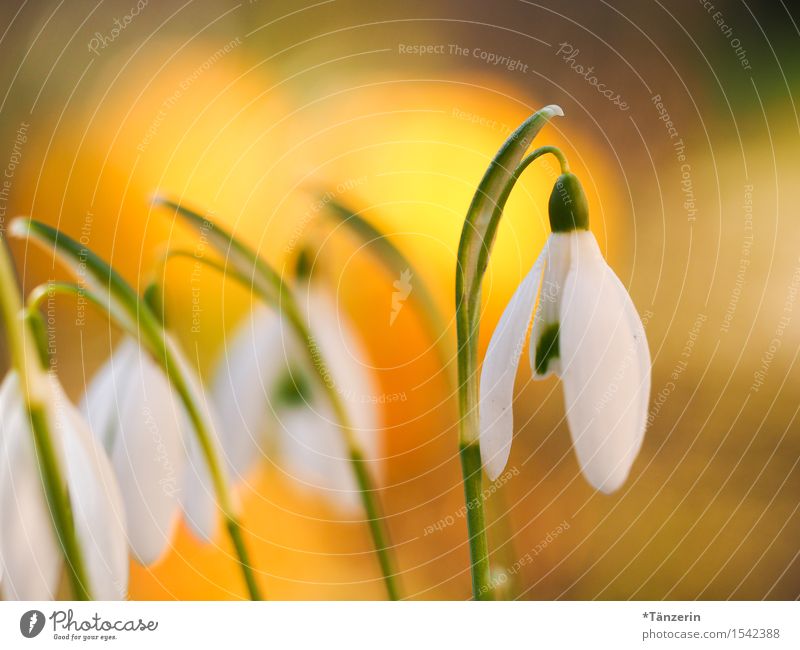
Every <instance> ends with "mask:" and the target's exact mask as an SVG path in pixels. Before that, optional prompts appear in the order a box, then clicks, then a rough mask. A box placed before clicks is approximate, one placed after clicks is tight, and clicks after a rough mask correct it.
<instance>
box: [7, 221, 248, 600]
mask: <svg viewBox="0 0 800 650" xmlns="http://www.w3.org/2000/svg"><path fill="white" fill-rule="evenodd" d="M10 230H11V232H12V234H14V235H15V236H18V237H23V238H30V239H32V240H33V241H35V242H37V243H39V244H42V245H48V246H52V247H53V250H54V252H56V253H57V254H58V255H59V256H60V257H61V258H62V259H63V260H65V261H66V262H67V263H68V264H69V266H70V267H71V268H73V269H74V270H76V273H77V274H79V275H80V277H83V278H84V279H85V280H86V281H87V285H88V286H86V287H84V286H79V285H77V284H70V283H64V282H58V283H50V284H45V285H40V286H39V287H37V288H36V289H34V290H33V291H32V292H31V296H30V305H33V306H35V305H38V304H39V303H40V302H41V301H42V300H43V298H44V297H45V296H47V295H48V294H51V293H53V292H55V293H62V294H69V295H73V296H76V297H82V298H86V299H88V300H90V301H91V302H93V303H95V304H96V305H98V306H99V307H101V308H102V309H103V310H104V311H105V312H106V313H107V314H108V316H109V318H110V319H111V321H112V322H114V323H115V324H116V325H117V326H118V327H120V328H121V329H122V330H124V331H126V332H127V333H128V334H130V335H131V336H132V337H134V338H135V339H136V340H137V341H139V342H140V344H141V345H143V346H144V347H145V348H146V349H147V351H148V352H149V353H150V355H151V356H152V357H153V359H154V360H155V361H156V362H157V363H158V364H159V365H160V366H161V367H162V369H163V371H164V373H165V374H166V375H167V378H168V379H169V381H170V382H171V384H172V386H173V388H174V389H175V391H176V392H177V393H178V395H179V397H180V398H181V401H182V403H183V405H184V408H185V409H186V412H187V414H188V415H189V419H190V421H191V422H192V425H193V429H194V432H195V435H196V437H197V441H198V443H199V445H200V449H201V451H202V453H203V457H204V460H205V462H206V465H207V467H208V471H209V474H210V476H211V481H212V485H213V487H214V493H215V496H216V499H217V506H218V507H219V509H220V511H221V512H222V515H223V518H224V519H225V524H226V529H227V530H228V533H229V535H230V538H231V542H232V543H233V546H234V551H235V553H236V556H237V558H238V561H239V566H240V568H241V570H242V574H243V577H244V580H245V584H246V585H247V590H248V594H249V596H250V598H251V599H252V600H261V593H260V590H259V588H258V584H257V582H256V579H255V575H254V574H253V567H252V565H251V564H250V558H249V555H248V553H247V550H246V548H245V545H244V543H243V536H242V532H241V523H240V522H239V518H238V515H237V513H236V510H235V508H234V506H233V500H232V498H231V495H230V489H229V487H228V483H227V481H226V478H225V474H224V470H223V465H222V462H221V461H220V458H219V454H218V453H217V449H216V447H215V445H214V443H213V439H214V435H213V430H212V425H210V424H209V422H208V421H207V418H206V417H204V415H203V410H202V407H201V397H200V396H199V395H196V394H195V391H194V390H192V387H191V381H190V380H189V379H188V376H187V374H186V371H185V368H184V365H183V364H182V363H181V359H180V353H179V351H178V350H177V349H176V348H175V346H174V345H173V344H172V342H171V341H170V340H169V338H168V337H167V335H166V332H165V331H164V328H163V326H162V324H161V322H160V320H159V318H158V316H157V315H156V314H154V313H153V311H152V310H151V309H150V307H148V305H147V304H146V303H145V302H144V301H143V300H141V299H140V298H139V296H138V295H137V294H136V292H135V291H134V290H133V288H132V287H130V285H128V284H127V283H126V282H125V280H123V279H122V277H121V276H120V275H119V274H118V273H117V272H116V271H114V269H113V268H111V267H110V266H109V265H108V264H106V263H105V262H104V261H103V260H102V259H100V258H99V257H98V256H97V255H95V254H94V253H93V252H92V251H90V250H88V249H87V248H85V247H84V246H82V245H81V244H79V243H78V242H76V241H75V240H73V239H71V238H70V237H68V236H67V235H65V234H64V233H62V232H60V231H59V230H57V229H55V228H52V227H51V226H47V225H45V224H43V223H40V222H38V221H34V220H31V219H15V220H14V221H13V222H12V224H11V227H10ZM78 271H80V273H78ZM106 295H107V296H108V298H107V299H105V296H106Z"/></svg>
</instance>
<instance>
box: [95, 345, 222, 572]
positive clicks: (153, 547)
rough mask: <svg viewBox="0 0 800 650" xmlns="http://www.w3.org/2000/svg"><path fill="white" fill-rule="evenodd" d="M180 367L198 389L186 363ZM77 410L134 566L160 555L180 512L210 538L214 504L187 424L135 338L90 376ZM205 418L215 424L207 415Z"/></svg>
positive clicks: (170, 389)
mask: <svg viewBox="0 0 800 650" xmlns="http://www.w3.org/2000/svg"><path fill="white" fill-rule="evenodd" d="M181 365H182V369H183V374H184V375H185V376H187V377H190V378H194V379H193V381H192V384H193V390H195V391H199V390H200V382H199V380H197V379H196V376H195V375H194V374H193V373H192V371H191V369H190V368H189V366H188V364H187V363H185V362H184V361H182V362H181ZM197 394H199V395H202V393H197ZM201 401H202V400H201ZM81 411H82V412H83V413H84V414H85V415H86V419H87V421H88V422H89V424H90V426H91V430H92V431H93V433H94V435H95V438H96V439H97V440H98V441H101V442H102V444H103V446H104V447H105V449H106V451H107V453H108V455H109V458H110V459H111V463H112V465H113V467H114V472H115V474H116V476H117V480H118V481H119V485H120V488H121V491H122V499H123V501H124V504H125V514H126V519H127V523H128V531H129V536H130V547H131V550H132V552H133V554H134V556H135V557H136V559H137V560H138V561H139V562H140V563H142V564H145V565H148V564H152V563H154V562H156V561H157V560H158V559H159V558H160V557H161V556H162V554H163V553H164V551H165V549H166V548H167V545H168V543H169V541H170V539H171V538H172V533H173V530H174V527H175V525H176V523H177V520H178V517H179V514H180V512H181V510H183V513H184V518H185V520H186V522H187V524H188V525H189V528H190V530H192V532H193V533H194V534H195V535H196V536H197V537H198V538H199V539H201V540H203V541H209V540H211V539H212V538H213V537H214V535H215V532H216V527H217V502H216V498H215V495H214V490H213V485H212V482H211V477H210V473H209V471H208V466H207V464H206V461H205V458H204V457H203V454H202V453H201V449H200V446H199V444H198V442H197V438H196V436H195V434H194V430H193V427H192V423H191V420H190V419H189V416H188V414H187V413H186V410H185V407H184V406H183V403H182V401H181V399H180V397H179V396H178V394H177V392H176V391H175V389H174V388H173V387H172V385H171V384H170V381H169V379H168V378H167V376H166V375H165V374H164V371H163V370H162V368H161V367H160V366H159V365H157V364H156V363H155V361H154V360H153V359H152V358H151V357H150V355H149V353H148V352H147V351H145V350H144V349H143V348H142V347H141V346H140V345H139V344H138V343H137V342H136V341H135V340H133V339H132V338H130V337H126V338H125V339H123V340H122V341H121V342H120V343H119V344H118V345H117V348H116V349H115V350H114V353H113V354H112V355H111V357H109V359H108V360H107V361H106V363H105V364H104V365H103V366H102V367H101V368H100V370H98V371H97V373H96V374H95V376H94V377H93V379H92V381H91V382H90V384H89V387H88V388H87V390H86V394H85V395H84V398H83V400H82V402H81ZM205 416H206V418H207V420H208V421H211V422H215V421H216V418H215V417H214V416H213V413H212V412H211V411H210V409H209V410H208V412H206V413H205ZM216 428H217V427H215V429H216Z"/></svg>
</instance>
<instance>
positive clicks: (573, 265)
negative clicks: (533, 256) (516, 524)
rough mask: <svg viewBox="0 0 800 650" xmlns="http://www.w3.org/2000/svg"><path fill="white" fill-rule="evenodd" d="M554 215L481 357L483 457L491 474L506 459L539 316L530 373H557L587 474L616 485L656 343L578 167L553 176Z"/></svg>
mask: <svg viewBox="0 0 800 650" xmlns="http://www.w3.org/2000/svg"><path fill="white" fill-rule="evenodd" d="M550 224H551V230H552V234H551V235H550V237H549V238H548V241H547V243H546V244H545V246H544V249H543V250H542V252H541V254H540V255H539V257H538V259H537V260H536V262H535V263H534V265H533V268H532V269H531V270H530V272H529V273H528V275H527V276H526V277H525V279H524V280H523V281H522V283H521V284H520V285H519V287H518V288H517V290H516V292H515V293H514V296H513V297H512V298H511V301H510V302H509V304H508V306H507V307H506V309H505V311H504V313H503V315H502V317H501V318H500V321H499V323H498V325H497V327H496V329H495V331H494V334H493V335H492V339H491V342H490V344H489V348H488V351H487V353H486V357H485V359H484V362H483V368H482V371H481V383H480V445H481V457H482V462H483V465H484V468H485V470H486V472H487V474H488V476H489V478H490V479H491V480H495V479H496V478H497V477H498V476H499V475H500V474H501V472H502V471H503V469H504V468H505V465H506V463H507V462H508V456H509V453H510V450H511V440H512V435H513V412H512V402H513V391H514V379H515V377H516V374H517V368H518V365H519V360H520V357H521V355H522V349H523V346H524V343H525V340H526V338H527V333H528V328H529V325H530V322H531V318H533V328H532V331H531V336H530V346H529V349H530V364H531V369H532V371H533V375H534V378H536V379H542V378H544V377H547V376H548V375H550V374H551V373H553V374H555V375H556V376H558V377H560V379H561V382H562V385H563V389H564V401H565V406H566V415H567V423H568V425H569V430H570V434H571V436H572V441H573V445H574V447H575V451H576V454H577V456H578V462H579V463H580V466H581V469H582V471H583V474H584V476H585V477H586V479H587V480H588V481H589V483H590V484H591V485H592V486H594V487H595V488H596V489H598V490H601V491H602V492H605V493H611V492H614V491H615V490H617V489H619V488H620V486H622V484H623V483H624V482H625V480H626V478H627V476H628V473H629V472H630V468H631V465H632V464H633V461H634V460H635V458H636V456H637V454H638V452H639V449H640V447H641V445H642V440H643V438H644V431H645V427H646V423H647V407H648V401H649V396H650V352H649V349H648V346H647V339H646V337H645V332H644V327H643V325H642V321H641V319H640V318H639V315H638V313H637V312H636V308H635V307H634V305H633V302H632V301H631V298H630V296H629V295H628V292H627V290H626V289H625V287H624V286H623V284H622V282H620V280H619V278H618V277H617V276H616V275H615V274H614V271H612V270H611V268H610V267H609V266H608V264H607V263H606V261H605V260H604V259H603V256H602V254H601V252H600V249H599V247H598V244H597V240H596V239H595V237H594V235H592V233H591V232H589V230H588V209H587V202H586V197H585V195H584V193H583V189H582V188H581V187H580V183H579V182H578V180H577V178H576V177H575V176H574V175H573V174H570V173H565V174H563V175H562V176H561V177H560V178H559V180H558V181H557V183H556V187H555V188H554V190H553V193H552V195H551V198H550ZM537 296H538V306H537V307H536V313H535V314H534V313H533V312H534V305H536V302H537V300H536V299H537Z"/></svg>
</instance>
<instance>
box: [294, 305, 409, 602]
mask: <svg viewBox="0 0 800 650" xmlns="http://www.w3.org/2000/svg"><path fill="white" fill-rule="evenodd" d="M286 294H287V295H286V297H285V299H284V301H283V310H282V312H283V315H284V317H285V318H286V319H287V321H288V322H289V324H290V325H291V326H292V329H293V330H294V331H295V333H296V335H297V337H298V338H299V339H300V340H301V341H304V342H305V345H304V346H303V349H304V350H305V351H306V353H307V355H308V361H309V363H310V364H311V366H312V367H313V368H314V369H315V370H316V372H317V376H318V378H319V380H320V384H321V385H322V387H323V389H324V391H325V394H326V395H327V397H328V400H329V402H330V404H331V407H332V408H333V412H334V415H335V416H336V419H337V420H338V422H339V425H340V428H341V430H342V434H343V435H344V440H345V445H346V446H347V452H348V455H349V456H350V463H351V465H352V467H353V473H354V475H355V478H356V482H357V484H358V489H359V493H360V495H361V503H362V505H363V507H364V511H365V513H366V516H367V523H368V524H369V530H370V534H371V535H372V542H373V545H374V546H375V552H376V554H377V556H378V563H379V564H380V567H381V572H382V573H383V579H384V582H385V584H386V591H387V593H388V595H389V598H390V599H391V600H397V599H398V598H399V596H400V594H399V592H398V589H397V584H396V581H395V574H396V570H395V567H394V562H393V561H392V557H391V551H390V549H391V545H390V543H389V537H388V534H387V532H386V530H385V527H384V526H383V512H382V510H381V507H380V503H379V501H378V498H377V489H376V488H375V485H374V484H373V482H372V478H371V477H370V475H369V472H368V471H367V466H366V462H365V458H364V452H363V450H362V449H361V445H360V444H359V442H358V439H357V438H356V436H355V433H354V431H353V427H352V424H351V422H350V417H349V415H348V414H347V409H346V408H345V405H344V402H343V401H342V396H341V394H340V393H339V391H338V390H336V386H335V384H334V383H333V382H332V381H331V380H330V374H329V373H328V370H327V367H326V365H325V361H324V359H323V358H322V353H321V351H320V350H319V348H317V346H316V343H315V342H314V338H313V336H312V335H311V333H310V332H309V330H308V326H307V325H306V323H305V322H304V320H303V318H302V317H301V316H300V312H299V310H298V309H297V305H296V303H295V301H294V299H293V297H291V296H289V295H288V290H287V291H286Z"/></svg>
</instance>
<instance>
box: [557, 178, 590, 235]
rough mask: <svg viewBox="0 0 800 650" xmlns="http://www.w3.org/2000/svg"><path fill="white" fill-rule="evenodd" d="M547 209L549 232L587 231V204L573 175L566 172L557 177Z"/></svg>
mask: <svg viewBox="0 0 800 650" xmlns="http://www.w3.org/2000/svg"><path fill="white" fill-rule="evenodd" d="M548 209H549V212H550V230H551V231H553V232H572V231H573V230H589V202H588V201H587V200H586V194H585V193H584V191H583V187H582V186H581V182H580V181H579V180H578V177H577V176H575V174H572V173H570V172H567V173H566V174H561V176H559V177H558V179H557V180H556V184H555V186H554V187H553V191H552V193H551V194H550V203H549V204H548Z"/></svg>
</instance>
